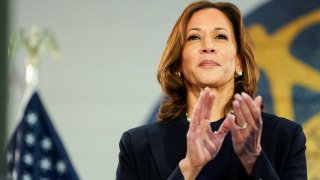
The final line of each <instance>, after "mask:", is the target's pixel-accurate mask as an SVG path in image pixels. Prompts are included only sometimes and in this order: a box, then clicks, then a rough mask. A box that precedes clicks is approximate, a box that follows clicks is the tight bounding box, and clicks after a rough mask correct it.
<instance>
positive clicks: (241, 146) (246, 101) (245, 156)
mask: <svg viewBox="0 0 320 180" xmlns="http://www.w3.org/2000/svg"><path fill="white" fill-rule="evenodd" d="M234 99H235V100H234V101H233V103H232V105H233V110H234V114H235V116H236V118H235V119H236V120H235V121H232V122H231V123H230V124H231V133H232V143H233V148H234V151H235V153H236V154H237V156H238V157H239V159H240V161H241V162H242V164H243V166H244V167H245V169H246V171H247V173H248V174H251V172H252V169H253V166H254V164H255V162H256V160H257V157H258V156H259V155H260V152H261V149H262V148H261V144H260V140H261V132H262V117H261V108H260V107H261V102H262V98H261V96H258V97H256V98H255V99H254V100H253V99H252V98H251V97H250V96H249V95H248V94H246V93H241V95H240V94H236V95H235V97H234Z"/></svg>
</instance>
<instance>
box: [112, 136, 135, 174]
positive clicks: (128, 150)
mask: <svg viewBox="0 0 320 180" xmlns="http://www.w3.org/2000/svg"><path fill="white" fill-rule="evenodd" d="M119 148H120V153H119V163H118V168H117V173H116V180H127V179H130V180H138V179H139V177H138V171H137V168H136V162H135V160H134V158H133V157H134V156H133V154H132V152H133V151H132V146H131V141H130V136H129V134H128V132H125V133H123V135H122V137H121V140H120V143H119Z"/></svg>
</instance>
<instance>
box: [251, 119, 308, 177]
mask: <svg viewBox="0 0 320 180" xmlns="http://www.w3.org/2000/svg"><path fill="white" fill-rule="evenodd" d="M290 144H291V145H290V148H289V152H288V155H287V158H286V160H285V163H284V167H283V170H281V171H280V172H278V173H279V174H278V173H277V172H276V171H275V170H274V168H273V166H272V165H271V163H270V161H269V160H268V157H267V156H266V154H265V153H264V152H263V151H262V152H261V154H260V156H259V157H258V159H257V161H256V164H255V166H254V169H253V171H252V174H251V179H282V180H302V179H303V180H304V179H305V180H306V179H307V167H306V156H305V151H306V145H305V144H306V138H305V135H304V133H303V130H302V127H301V125H297V126H296V129H295V133H294V135H293V137H292V139H291V143H290Z"/></svg>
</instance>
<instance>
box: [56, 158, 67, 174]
mask: <svg viewBox="0 0 320 180" xmlns="http://www.w3.org/2000/svg"><path fill="white" fill-rule="evenodd" d="M56 169H57V171H58V173H59V174H64V173H65V172H66V170H67V166H66V164H65V163H64V162H63V161H58V162H57V164H56Z"/></svg>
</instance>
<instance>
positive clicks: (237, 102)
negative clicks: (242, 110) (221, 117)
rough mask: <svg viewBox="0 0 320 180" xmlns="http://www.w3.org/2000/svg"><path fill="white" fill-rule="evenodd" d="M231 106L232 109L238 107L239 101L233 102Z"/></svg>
mask: <svg viewBox="0 0 320 180" xmlns="http://www.w3.org/2000/svg"><path fill="white" fill-rule="evenodd" d="M232 105H233V106H234V107H237V108H238V107H239V101H238V100H234V101H233V102H232Z"/></svg>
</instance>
